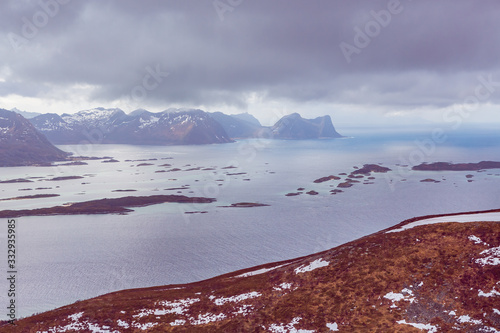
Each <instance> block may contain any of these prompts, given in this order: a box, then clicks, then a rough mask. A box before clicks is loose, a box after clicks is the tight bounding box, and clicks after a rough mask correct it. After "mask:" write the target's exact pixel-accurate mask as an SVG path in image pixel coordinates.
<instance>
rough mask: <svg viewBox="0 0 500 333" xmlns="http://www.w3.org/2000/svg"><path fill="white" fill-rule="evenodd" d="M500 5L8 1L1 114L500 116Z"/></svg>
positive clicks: (344, 119)
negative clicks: (114, 110) (172, 111)
mask: <svg viewBox="0 0 500 333" xmlns="http://www.w3.org/2000/svg"><path fill="white" fill-rule="evenodd" d="M499 32H500V4H499V3H498V1H495V0H491V1H488V0H486V1H461V0H449V1H446V0H441V1H434V0H428V1H426V0H423V1H415V0H413V1H411V0H401V1H397V0H390V1H373V0H369V1H347V0H346V1H331V0H321V1H305V0H304V1H296V0H273V1H267V0H266V1H263V0H215V1H212V0H209V1H191V0H188V1H186V0H183V1H169V0H163V1H154V0H143V1H139V0H114V1H113V0H98V1H97V0H89V1H83V0H82V1H80V0H78V1H77V0H41V1H35V0H5V1H1V2H0V33H1V35H2V38H1V39H0V59H1V63H0V107H3V108H7V109H11V108H14V107H17V108H19V109H21V110H26V111H32V112H42V113H45V112H55V113H63V112H67V113H73V112H76V111H79V110H83V109H89V108H93V107H97V106H103V107H119V108H122V109H123V110H124V111H125V112H130V111H133V110H134V109H137V108H145V109H148V110H151V111H161V110H164V109H167V108H170V107H187V108H201V109H204V110H207V111H223V112H226V113H240V112H250V113H251V114H254V115H255V116H257V117H258V118H259V119H260V120H261V121H263V123H266V124H268V123H272V122H274V121H276V120H277V118H279V117H281V116H283V115H285V114H289V113H292V112H299V113H300V114H302V115H303V116H306V117H316V116H320V115H323V114H329V115H331V116H332V118H333V119H334V122H336V123H341V124H342V123H345V124H347V123H357V122H359V123H384V122H386V123H392V122H401V123H408V122H419V121H432V122H436V121H440V122H448V123H452V122H457V121H458V119H461V120H464V121H467V122H483V121H491V120H492V119H493V120H495V121H498V122H500V115H499V111H498V110H499V109H498V106H499V104H500V33H499Z"/></svg>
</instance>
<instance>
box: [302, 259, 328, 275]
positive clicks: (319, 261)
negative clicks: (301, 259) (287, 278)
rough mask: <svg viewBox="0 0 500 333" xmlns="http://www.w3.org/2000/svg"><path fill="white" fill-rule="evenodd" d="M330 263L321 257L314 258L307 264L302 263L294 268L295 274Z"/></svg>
mask: <svg viewBox="0 0 500 333" xmlns="http://www.w3.org/2000/svg"><path fill="white" fill-rule="evenodd" d="M329 264H330V263H329V262H328V261H324V260H323V259H322V258H319V259H316V260H314V261H313V262H311V263H310V264H309V265H302V266H300V267H298V268H296V269H295V274H299V273H305V272H310V271H313V270H315V269H316V268H320V267H325V266H328V265H329Z"/></svg>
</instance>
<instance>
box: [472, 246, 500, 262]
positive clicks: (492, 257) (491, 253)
mask: <svg viewBox="0 0 500 333" xmlns="http://www.w3.org/2000/svg"><path fill="white" fill-rule="evenodd" d="M481 254H482V255H483V256H486V257H484V258H479V259H476V260H475V262H476V263H477V264H480V265H482V266H485V265H491V266H496V265H500V246H497V247H493V248H491V249H488V250H484V251H483V252H481Z"/></svg>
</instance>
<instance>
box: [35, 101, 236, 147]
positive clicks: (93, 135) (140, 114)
mask: <svg viewBox="0 0 500 333" xmlns="http://www.w3.org/2000/svg"><path fill="white" fill-rule="evenodd" d="M31 122H32V123H33V125H34V126H35V127H36V128H37V129H38V130H39V131H41V132H42V133H44V134H45V135H46V136H47V137H48V138H49V140H51V141H52V142H54V143H56V144H79V143H115V144H142V145H144V144H147V145H170V144H212V143H228V142H232V140H231V139H230V138H229V137H228V136H227V134H226V133H225V131H224V129H223V128H222V126H220V124H218V123H217V122H215V121H214V120H213V119H212V118H211V117H210V115H209V114H208V113H206V112H204V111H202V110H177V111H174V112H167V111H163V112H158V113H152V112H149V111H146V110H136V111H135V112H133V113H132V114H129V115H127V114H126V113H125V112H124V111H123V110H121V109H105V108H95V109H90V110H83V111H79V112H77V113H75V114H63V115H61V116H58V115H55V114H44V115H41V116H38V117H35V118H33V119H31Z"/></svg>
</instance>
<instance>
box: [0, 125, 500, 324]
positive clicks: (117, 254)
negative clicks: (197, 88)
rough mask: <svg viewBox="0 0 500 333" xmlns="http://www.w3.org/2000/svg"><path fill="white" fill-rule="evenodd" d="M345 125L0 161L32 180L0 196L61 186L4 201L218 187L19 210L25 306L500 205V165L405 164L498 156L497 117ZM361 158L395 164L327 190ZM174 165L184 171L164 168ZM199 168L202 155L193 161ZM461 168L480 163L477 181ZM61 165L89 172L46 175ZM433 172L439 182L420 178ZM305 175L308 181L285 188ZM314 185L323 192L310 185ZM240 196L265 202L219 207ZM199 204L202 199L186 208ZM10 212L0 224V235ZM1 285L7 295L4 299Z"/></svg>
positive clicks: (243, 263)
mask: <svg viewBox="0 0 500 333" xmlns="http://www.w3.org/2000/svg"><path fill="white" fill-rule="evenodd" d="M351 133H352V134H351V135H352V136H353V137H351V138H345V139H336V140H308V141H269V140H259V139H254V140H242V141H238V142H236V143H233V144H224V145H207V146H170V147H158V146H129V145H95V146H82V145H71V146H60V148H61V149H63V150H66V151H72V152H74V153H75V155H85V156H112V157H113V158H115V159H116V160H118V161H119V162H116V163H102V161H101V160H96V161H89V162H88V165H84V166H59V167H18V168H2V170H1V174H0V180H2V181H3V180H9V179H17V178H25V179H29V180H31V181H32V182H26V183H14V184H0V199H6V198H12V197H18V196H24V195H34V194H59V195H60V196H59V197H54V198H45V199H31V200H28V199H25V200H15V201H0V210H4V209H25V208H37V207H51V206H55V205H60V204H64V203H67V202H75V201H86V200H92V199H100V198H105V197H108V198H111V197H122V196H128V195H137V196H139V195H153V194H183V195H188V196H204V197H213V198H216V199H217V202H214V203H211V204H197V205H192V204H175V203H170V204H169V203H167V204H161V205H154V206H150V207H143V208H137V209H135V212H133V213H130V214H128V215H101V216H97V215H93V216H91V215H85V216H84V215H82V216H55V217H54V216H52V217H22V218H18V219H17V237H18V244H17V246H18V252H17V257H18V272H19V273H18V281H17V288H18V293H17V296H18V298H17V305H18V314H19V315H21V316H27V315H30V314H33V313H35V312H41V311H46V310H50V309H53V308H55V307H58V306H62V305H65V304H68V303H73V302H75V301H76V300H79V299H86V298H90V297H94V296H97V295H100V294H103V293H107V292H111V291H116V290H120V289H126V288H136V287H147V286H155V285H165V284H174V283H186V282H192V281H197V280H200V279H205V278H209V277H213V276H216V275H219V274H223V273H227V272H230V271H234V270H237V269H242V268H246V267H250V266H254V265H258V264H263V263H267V262H272V261H278V260H284V259H289V258H294V257H298V256H302V255H307V254H311V253H313V252H318V251H322V250H325V249H329V248H331V247H334V246H337V245H340V244H342V243H344V242H346V241H350V240H353V239H356V238H358V237H360V236H364V235H367V234H370V233H372V232H375V231H378V230H380V229H382V228H386V227H389V226H391V225H394V224H396V223H399V222H400V221H402V220H404V219H407V218H411V217H414V216H419V215H427V214H437V213H450V212H457V211H471V210H483V209H492V208H499V207H500V202H499V198H500V186H499V184H500V170H488V171H485V172H417V171H411V170H410V167H411V165H412V164H417V163H420V162H423V161H426V162H433V161H449V162H479V161H481V160H496V161H500V134H499V133H498V131H486V132H485V131H484V130H483V131H465V132H462V133H460V135H458V133H445V134H446V138H441V139H440V140H437V141H436V140H433V139H432V134H431V132H430V131H420V132H417V131H414V132H408V131H403V130H401V131H400V132H391V133H389V134H388V133H385V132H374V131H372V132H367V131H366V130H361V129H359V130H355V129H353V130H352V131H351ZM150 159H151V160H150ZM127 160H129V161H127ZM137 160H149V161H137ZM141 163H146V164H152V165H140V164H141ZM365 163H380V164H381V165H383V166H387V167H389V168H391V169H392V170H393V171H392V172H389V173H387V174H372V176H375V179H374V180H369V182H370V183H373V184H364V182H366V181H365V180H364V179H361V182H360V183H358V184H355V185H354V186H353V187H351V188H347V189H344V192H343V193H339V194H336V195H331V194H330V192H329V191H330V190H332V189H334V188H336V185H337V184H338V183H340V181H330V182H324V183H320V184H315V183H313V181H314V180H315V179H317V178H320V177H323V176H328V175H338V174H339V173H347V174H348V173H350V172H352V171H353V170H354V166H357V167H361V166H362V165H363V164H365ZM165 164H170V166H165ZM402 165H403V166H402ZM406 165H409V166H408V167H407V166H406ZM225 167H234V168H225ZM173 168H179V169H181V171H168V172H157V171H161V170H171V169H173ZM193 168H194V169H197V168H199V169H197V170H191V171H187V170H189V169H193ZM224 168H225V169H224ZM202 169H207V170H202ZM467 174H473V178H472V180H473V181H472V182H468V178H466V177H465V176H466V175H467ZM58 176H83V178H81V179H74V180H65V181H51V180H50V179H52V178H54V177H58ZM344 177H345V176H344ZM365 178H366V177H365ZM426 178H432V179H435V180H438V181H440V182H439V183H422V182H420V180H422V179H426ZM301 187H302V188H305V191H304V193H303V194H301V195H298V196H292V197H287V196H285V194H287V193H290V192H297V189H298V188H301ZM172 188H181V189H175V190H172ZM182 188H185V189H182ZM115 190H136V191H135V192H113V191H115ZM310 190H315V191H317V192H318V193H319V194H318V195H308V194H306V193H305V192H307V191H310ZM237 202H259V203H265V204H268V205H270V206H268V207H256V208H224V207H220V206H224V205H229V204H231V203H237ZM198 211H206V212H207V213H204V214H199V213H197V214H185V212H198ZM5 224H6V223H4V230H0V235H1V243H2V244H5V238H6V232H7V227H6V226H5ZM5 264H6V263H5V260H3V261H2V265H4V266H5ZM5 270H6V269H4V271H5ZM4 280H5V279H2V281H3V282H2V283H6V282H5V281H4ZM0 288H1V289H2V290H6V286H3V285H0ZM5 296H6V295H3V294H2V295H1V297H2V298H1V299H0V301H6V298H5ZM4 316H5V315H2V319H3V317H4Z"/></svg>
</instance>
